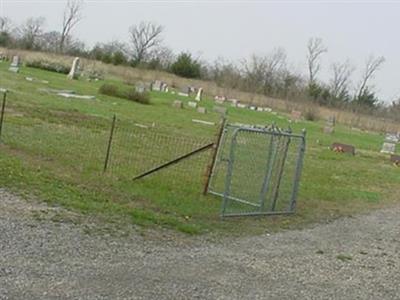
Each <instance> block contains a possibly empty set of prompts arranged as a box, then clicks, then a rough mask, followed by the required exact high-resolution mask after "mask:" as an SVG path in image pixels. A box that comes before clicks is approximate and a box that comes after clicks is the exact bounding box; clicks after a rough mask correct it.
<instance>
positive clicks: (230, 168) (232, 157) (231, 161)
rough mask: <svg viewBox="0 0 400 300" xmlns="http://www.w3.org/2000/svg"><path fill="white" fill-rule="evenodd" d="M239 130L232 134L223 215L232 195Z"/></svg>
mask: <svg viewBox="0 0 400 300" xmlns="http://www.w3.org/2000/svg"><path fill="white" fill-rule="evenodd" d="M239 132H240V129H236V130H235V131H234V132H233V135H232V142H231V149H230V151H229V162H228V170H227V172H226V177H225V191H224V196H223V201H222V212H221V216H222V217H223V216H224V215H225V211H226V205H227V204H228V198H229V197H230V193H231V184H232V172H233V165H234V160H235V148H236V143H237V136H238V133H239Z"/></svg>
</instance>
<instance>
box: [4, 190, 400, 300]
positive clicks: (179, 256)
mask: <svg viewBox="0 0 400 300" xmlns="http://www.w3.org/2000/svg"><path fill="white" fill-rule="evenodd" d="M399 213H400V208H399V209H391V210H381V211H376V212H373V213H371V214H369V215H362V216H358V217H354V218H346V219H341V220H338V221H335V222H333V223H330V224H320V225H315V226H314V227H313V228H309V229H305V230H301V231H286V232H282V233H278V234H272V235H263V236H257V237H249V238H237V239H223V240H221V241H210V240H209V239H207V238H206V237H200V238H186V237H182V236H179V237H172V235H171V234H167V233H162V232H161V233H159V232H158V233H154V235H152V234H148V233H147V234H144V235H143V234H139V233H138V231H137V230H132V231H130V232H128V234H125V235H122V234H115V233H112V234H110V233H107V230H104V229H101V225H99V224H98V225H96V224H91V223H90V222H89V223H87V224H83V223H82V222H78V223H74V222H71V221H69V222H66V221H63V219H65V218H64V217H60V216H65V215H68V212H65V211H63V210H62V209H57V208H49V207H47V206H45V205H43V204H39V203H36V202H32V201H26V200H21V199H19V198H18V197H16V196H13V195H11V194H10V193H8V192H6V191H5V190H2V189H0V299H400V272H399V267H400V256H399V251H400V232H399V231H400V218H399ZM69 219H70V220H72V219H73V218H69ZM57 220H58V221H57Z"/></svg>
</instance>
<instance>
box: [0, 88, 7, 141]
mask: <svg viewBox="0 0 400 300" xmlns="http://www.w3.org/2000/svg"><path fill="white" fill-rule="evenodd" d="M6 100H7V91H5V92H4V95H3V103H2V105H1V112H0V139H1V133H2V131H3V121H4V112H5V110H6Z"/></svg>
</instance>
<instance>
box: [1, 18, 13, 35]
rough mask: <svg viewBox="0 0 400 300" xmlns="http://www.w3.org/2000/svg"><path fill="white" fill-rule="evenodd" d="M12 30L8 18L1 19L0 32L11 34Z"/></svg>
mask: <svg viewBox="0 0 400 300" xmlns="http://www.w3.org/2000/svg"><path fill="white" fill-rule="evenodd" d="M10 30H11V20H10V19H9V18H7V17H0V32H6V33H9V31H10Z"/></svg>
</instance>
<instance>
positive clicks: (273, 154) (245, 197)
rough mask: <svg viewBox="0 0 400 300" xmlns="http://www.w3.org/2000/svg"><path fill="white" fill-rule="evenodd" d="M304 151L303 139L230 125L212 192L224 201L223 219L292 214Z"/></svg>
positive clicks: (300, 136) (222, 144) (298, 136)
mask: <svg viewBox="0 0 400 300" xmlns="http://www.w3.org/2000/svg"><path fill="white" fill-rule="evenodd" d="M304 147H305V137H304V134H303V135H295V134H292V133H291V132H290V131H281V130H279V129H278V128H275V127H270V128H265V129H253V128H245V127H237V126H232V125H228V126H227V127H226V128H225V130H224V136H223V138H222V142H221V145H220V148H219V151H218V157H217V162H216V165H215V168H214V171H213V175H212V180H211V183H210V189H209V190H210V192H211V193H212V194H215V195H218V196H221V197H223V204H222V215H223V216H236V215H237V216H240V215H257V214H278V213H290V212H293V211H294V208H295V202H296V195H297V189H298V183H299V180H300V173H301V168H302V161H303V153H304Z"/></svg>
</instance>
